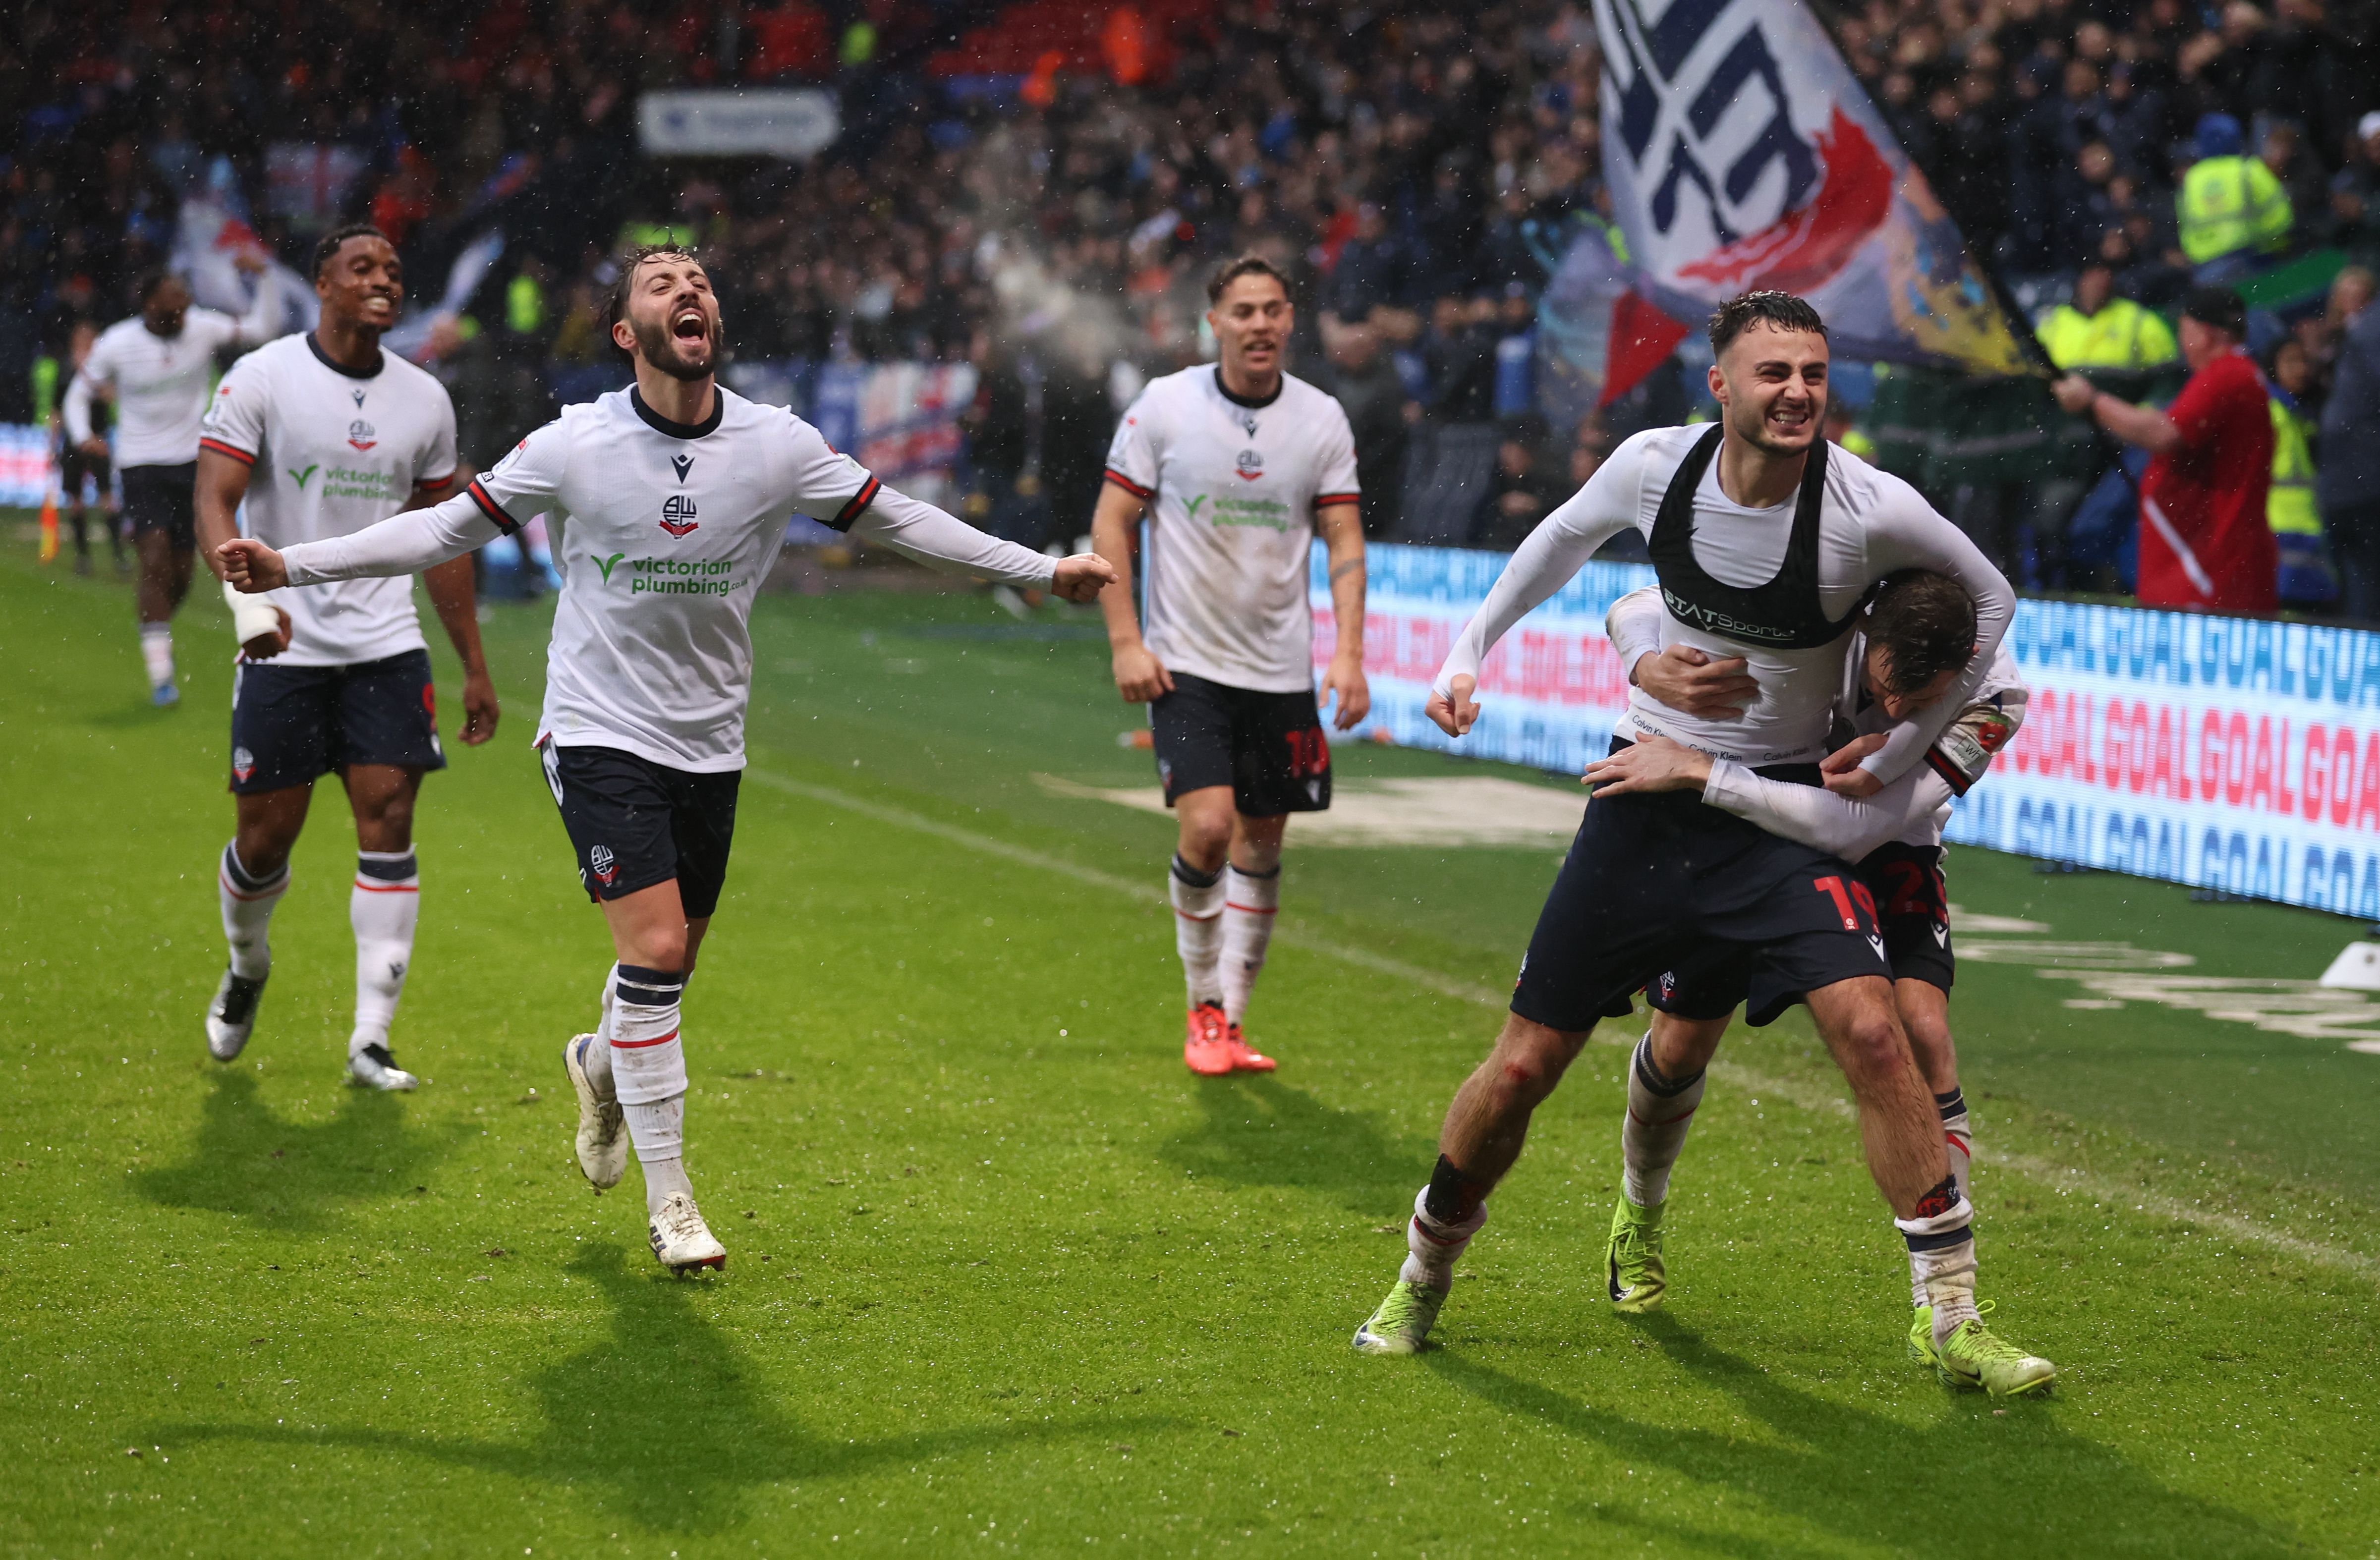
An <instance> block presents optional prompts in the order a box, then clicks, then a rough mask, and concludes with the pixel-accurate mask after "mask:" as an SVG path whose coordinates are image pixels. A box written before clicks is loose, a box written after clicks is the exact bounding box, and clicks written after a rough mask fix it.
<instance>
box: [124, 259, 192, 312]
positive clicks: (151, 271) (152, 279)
mask: <svg viewBox="0 0 2380 1560" xmlns="http://www.w3.org/2000/svg"><path fill="white" fill-rule="evenodd" d="M180 280H181V278H180V277H179V276H176V274H175V273H174V272H171V271H169V270H167V269H166V268H165V267H164V266H162V265H152V266H150V267H149V268H147V269H146V270H144V271H142V272H140V275H138V276H136V277H134V278H133V279H132V296H133V299H134V301H136V302H138V303H139V304H140V307H141V308H148V307H149V300H150V299H151V298H153V297H155V296H157V289H158V288H160V287H162V286H164V284H166V283H168V282H178V281H180Z"/></svg>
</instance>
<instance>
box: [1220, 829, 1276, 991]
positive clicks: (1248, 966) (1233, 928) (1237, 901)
mask: <svg viewBox="0 0 2380 1560" xmlns="http://www.w3.org/2000/svg"><path fill="white" fill-rule="evenodd" d="M1280 906H1281V868H1280V867H1278V866H1276V867H1274V868H1273V869H1272V870H1271V871H1270V872H1264V873H1257V872H1245V871H1243V870H1241V869H1240V868H1239V867H1236V866H1226V867H1225V868H1224V869H1223V954H1222V960H1221V968H1222V977H1223V1017H1224V1018H1225V1019H1227V1020H1229V1021H1230V1022H1233V1023H1237V1022H1240V1016H1241V1015H1242V1014H1244V1013H1245V1012H1246V1011H1247V1010H1248V993H1249V992H1250V991H1252V990H1254V989H1255V988H1256V984H1257V974H1258V973H1259V972H1261V971H1262V970H1263V969H1264V964H1265V949H1266V947H1267V945H1269V943H1270V942H1271V941H1272V924H1273V920H1274V918H1275V915H1276V913H1277V912H1278V911H1279V909H1280Z"/></svg>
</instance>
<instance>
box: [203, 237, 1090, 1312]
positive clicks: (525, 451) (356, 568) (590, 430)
mask: <svg viewBox="0 0 2380 1560" xmlns="http://www.w3.org/2000/svg"><path fill="white" fill-rule="evenodd" d="M607 319H608V324H609V329H610V333H611V337H612V343H613V345H614V346H615V347H616V348H617V349H618V350H619V352H620V354H621V356H622V357H624V358H625V359H626V360H627V361H628V363H629V364H630V365H631V366H632V367H633V368H634V369H635V372H636V379H635V382H634V383H633V384H632V385H630V386H629V387H628V388H627V389H625V390H617V391H613V393H610V394H608V395H605V396H602V397H601V398H600V399H598V400H596V401H593V402H590V403H589V404H587V405H577V406H570V407H566V408H565V410H564V411H563V414H562V416H561V417H558V418H556V419H555V420H554V421H553V422H550V423H548V424H546V425H545V426H544V427H543V428H540V429H538V430H537V431H536V432H534V433H532V434H530V435H529V436H528V438H527V439H524V440H523V441H521V442H520V444H519V445H518V446H517V447H516V448H515V449H514V451H513V452H512V453H510V454H508V455H506V456H505V457H504V459H503V460H501V461H499V462H497V463H496V465H495V467H494V468H493V469H492V470H491V471H488V472H486V473H484V474H482V475H481V476H480V477H479V478H475V479H474V480H473V481H472V482H471V484H470V485H469V487H468V489H467V490H465V491H464V492H463V493H461V494H458V495H457V496H455V498H452V499H450V500H448V501H447V502H444V503H442V504H439V505H438V506H437V507H435V508H433V509H428V510H424V511H421V512H419V513H417V514H405V515H400V516H398V517H397V518H395V519H394V520H391V521H389V522H387V523H386V524H383V525H380V526H373V527H372V528H371V529H370V530H368V531H364V532H362V533H360V534H358V535H356V536H352V537H343V538H338V539H336V540H332V541H323V542H317V543H313V544H311V545H309V546H303V547H295V548H291V549H290V550H288V551H287V552H286V553H278V552H275V551H273V550H272V549H271V548H268V547H266V546H264V545H262V544H261V542H256V541H234V542H230V543H228V544H226V545H225V547H224V549H223V558H224V562H225V567H226V569H227V570H228V571H229V573H230V575H231V577H232V578H233V579H234V580H236V581H237V582H239V583H240V585H241V587H242V588H244V589H249V590H263V589H268V588H272V587H277V586H281V585H284V584H288V585H295V586H305V587H319V586H322V585H324V584H326V583H328V582H331V581H337V580H351V579H361V578H366V577H370V576H375V575H388V574H408V573H411V572H412V571H414V570H417V569H422V568H427V567H430V566H431V565H434V564H436V563H437V562H440V561H441V560H444V559H450V558H459V557H461V556H462V555H463V554H465V553H468V552H469V551H471V550H473V549H475V548H479V547H483V546H485V545H486V544H487V543H489V542H491V541H493V540H494V539H495V538H497V537H499V536H509V535H512V534H513V533H514V532H516V531H517V530H518V529H519V528H520V526H522V525H523V524H524V523H525V522H526V521H527V520H528V518H529V517H530V516H532V515H536V514H551V515H553V516H555V517H557V518H564V517H566V519H567V524H568V526H569V537H570V541H571V547H570V557H569V559H568V561H567V563H566V565H565V573H564V574H563V585H562V594H561V598H560V600H559V601H558V602H557V603H556V606H555V610H554V617H553V645H552V647H551V649H550V650H549V652H548V654H547V658H546V684H545V686H546V692H545V711H544V714H543V715H542V717H541V718H540V724H539V729H538V738H537V750H538V753H539V754H540V757H541V759H542V762H543V764H544V768H545V780H546V783H547V784H548V785H549V786H550V787H551V788H552V790H553V799H554V802H555V803H556V804H557V805H558V806H559V807H560V808H561V811H562V821H563V826H564V828H566V829H567V830H568V832H569V835H570V843H571V848H572V850H573V851H574V852H575V853H576V854H577V860H578V875H579V881H580V882H581V883H582V884H583V885H584V886H585V888H586V889H587V892H588V895H589V898H591V899H593V900H594V901H597V902H598V903H600V904H601V906H602V908H603V913H604V918H605V920H606V921H608V922H609V923H610V925H611V931H612V942H613V949H615V951H616V952H617V955H618V962H617V963H616V964H614V965H613V969H612V972H611V973H610V974H609V975H607V976H606V977H605V980H604V986H603V999H602V1003H603V1005H602V1019H601V1024H600V1025H599V1027H598V1028H597V1030H596V1032H595V1033H594V1034H581V1035H577V1036H575V1037H573V1038H572V1039H571V1041H570V1042H569V1043H568V1044H567V1045H566V1046H565V1047H564V1049H563V1061H564V1066H565V1069H566V1070H567V1071H568V1073H569V1076H570V1081H571V1084H572V1086H573V1087H574V1089H576V1091H577V1095H578V1134H577V1154H578V1165H579V1168H580V1169H581V1170H583V1171H584V1172H585V1173H586V1176H587V1179H588V1180H589V1181H590V1182H592V1183H593V1184H594V1186H595V1188H596V1190H597V1191H602V1190H604V1189H606V1188H609V1187H612V1186H614V1185H617V1184H618V1182H619V1180H620V1178H621V1176H622V1175H623V1174H624V1173H625V1170H626V1168H627V1150H628V1148H629V1146H630V1145H631V1144H633V1145H634V1147H635V1149H636V1153H637V1159H638V1161H639V1162H640V1163H641V1164H642V1166H643V1167H644V1179H645V1204H646V1214H647V1220H648V1227H649V1232H650V1237H651V1240H652V1247H653V1254H654V1255H655V1256H656V1257H658V1258H659V1259H660V1260H661V1262H662V1265H663V1266H666V1267H668V1268H671V1269H673V1270H675V1271H686V1270H688V1269H693V1268H700V1267H722V1266H724V1265H725V1264H726V1260H727V1253H726V1252H725V1251H724V1249H723V1248H722V1247H721V1245H720V1243H719V1241H718V1240H717V1239H716V1238H715V1237H714V1236H713V1235H712V1234H711V1232H710V1227H709V1226H707V1225H706V1224H705V1223H704V1222H703V1219H702V1215H701V1213H700V1212H699V1211H698V1208H697V1207H696V1204H695V1200H694V1189H693V1187H692V1185H691V1184H690V1183H689V1182H688V1180H687V1179H686V1166H685V1159H684V1153H683V1144H684V1138H685V1108H686V1056H685V1046H684V1041H683V1038H682V1036H681V1034H680V1026H679V1021H678V1013H679V1002H680V998H682V996H683V994H684V992H685V989H686V977H687V975H688V974H689V973H691V972H692V970H693V968H694V961H695V957H696V955H697V953H698V951H699V950H700V949H701V947H702V940H703V937H704V935H705V934H706V933H707V932H708V931H709V930H710V917H711V913H712V912H713V911H714V910H716V909H717V908H718V904H719V895H720V889H721V888H722V885H723V884H724V882H725V881H726V877H727V857H728V848H729V845H730V843H731V842H732V840H733V839H734V837H735V793H736V787H737V782H738V781H739V780H740V779H741V778H742V773H743V768H744V713H745V708H746V706H747V704H748V703H749V702H750V699H751V692H752V640H751V635H750V633H749V630H748V626H747V625H748V623H749V621H750V618H751V613H752V594H753V592H754V590H755V589H757V588H758V587H759V584H760V581H761V580H762V579H764V578H765V577H766V576H767V574H768V573H769V568H770V565H771V563H772V562H775V560H776V556H777V550H778V549H779V548H780V547H781V546H783V543H784V539H785V522H786V519H787V517H788V515H789V514H792V513H793V512H795V511H798V512H800V513H803V514H811V515H815V516H816V517H817V518H819V519H820V520H821V521H823V522H825V523H826V524H827V525H829V526H833V527H834V528H835V529H837V530H840V531H848V532H850V533H852V534H853V535H855V536H859V537H862V538H867V539H868V540H871V541H876V542H881V543H883V544H885V545H887V546H890V547H892V548H894V549H896V550H899V551H902V552H905V553H907V554H909V555H910V556H912V557H915V558H918V559H921V560H924V561H927V562H934V563H939V564H941V565H944V566H946V567H950V568H953V569H961V570H966V571H969V572H972V573H974V574H978V575H981V576H983V577H986V578H990V579H993V580H997V581H1000V582H1002V583H1003V584H1009V585H1030V586H1038V587H1045V588H1050V589H1054V590H1055V591H1056V592H1057V594H1059V595H1061V596H1063V597H1065V598H1066V599H1069V600H1073V601H1088V600H1090V599H1092V598H1093V597H1094V596H1095V595H1097V594H1098V592H1099V587H1101V586H1103V585H1105V584H1107V583H1108V582H1109V581H1110V580H1111V579H1113V578H1114V577H1115V576H1114V574H1113V572H1112V571H1111V569H1110V568H1109V567H1108V565H1107V564H1106V563H1105V562H1101V561H1100V560H1099V559H1098V558H1095V557H1091V556H1088V555H1085V556H1082V557H1075V558H1066V559H1059V560H1051V559H1048V558H1044V557H1042V556H1040V555H1039V554H1038V553H1035V552H1029V551H1027V550H1025V549H1024V548H1021V547H1018V546H1016V545H1015V544H1014V543H1012V542H1004V541H998V540H995V539H993V538H990V537H987V536H985V535H984V534H983V533H982V532H980V531H977V530H976V529H975V528H974V527H972V526H967V525H965V524H963V523H961V522H960V521H957V520H954V519H953V518H952V517H951V516H950V515H947V514H943V513H942V512H941V510H939V509H935V508H933V507H931V506H930V505H928V504H924V503H920V502H917V500H915V499H911V498H906V497H904V496H903V495H902V494H900V493H897V492H894V491H893V490H892V489H890V488H887V487H885V486H883V485H882V484H881V483H880V482H879V481H877V479H876V478H874V477H872V476H870V475H868V472H867V471H866V470H865V469H863V468H862V467H861V466H860V465H859V463H858V462H856V461H855V460H853V459H851V458H850V457H849V456H847V455H841V454H837V453H835V452H834V451H833V450H832V449H830V448H828V446H827V442H826V441H825V440H824V439H822V438H820V436H819V432H818V430H817V429H814V428H812V427H810V425H809V424H807V423H806V422H804V421H802V420H801V419H800V418H799V417H795V416H794V415H793V414H792V413H790V412H787V411H784V410H783V409H781V408H778V407H775V406H766V405H758V404H756V403H754V402H750V401H747V400H745V399H744V398H743V397H742V396H740V395H736V394H735V393H732V392H730V391H728V390H725V389H723V388H722V387H721V386H720V385H719V384H718V383H717V382H716V380H715V378H714V376H715V374H716V372H717V370H718V368H719V363H720V358H721V352H722V343H723V340H724V336H723V333H722V327H721V322H720V314H719V304H718V300H717V298H716V297H715V296H713V294H712V293H711V290H710V275H709V273H708V272H705V270H704V269H703V266H702V262H701V261H700V260H698V258H697V257H696V256H694V255H693V254H691V253H688V252H687V251H686V250H683V249H675V248H642V249H638V250H637V251H635V252H634V253H632V254H630V255H628V256H627V257H625V259H624V260H622V261H621V263H620V267H619V280H618V282H617V283H616V284H614V286H613V293H612V297H611V302H610V307H609V309H608V311H607ZM301 594H302V592H301Z"/></svg>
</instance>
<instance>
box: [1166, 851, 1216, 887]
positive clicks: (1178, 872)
mask: <svg viewBox="0 0 2380 1560" xmlns="http://www.w3.org/2000/svg"><path fill="white" fill-rule="evenodd" d="M1173 876H1174V877H1179V878H1181V879H1182V881H1183V882H1184V883H1186V884H1188V885H1189V886H1190V887H1191V888H1194V889H1211V888H1213V887H1214V886H1215V885H1216V884H1218V883H1220V882H1221V881H1222V880H1223V869H1222V868H1221V867H1217V868H1216V869H1215V870H1214V871H1212V872H1201V871H1199V870H1198V869H1197V868H1196V867H1195V866H1192V865H1190V864H1189V863H1188V862H1186V861H1184V860H1183V859H1182V857H1181V855H1180V853H1175V855H1174V857H1173Z"/></svg>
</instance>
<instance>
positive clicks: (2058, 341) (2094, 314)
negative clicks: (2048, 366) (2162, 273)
mask: <svg viewBox="0 0 2380 1560" xmlns="http://www.w3.org/2000/svg"><path fill="white" fill-rule="evenodd" d="M2040 336H2041V345H2042V346H2043V348H2044V349H2046V351H2047V352H2048V354H2049V360H2050V361H2051V362H2052V363H2054V364H2056V365H2057V366H2058V367H2059V368H2061V369H2075V370H2081V369H2092V370H2095V373H2094V375H2093V380H2094V382H2100V381H2099V380H2098V374H2099V373H2102V372H2105V373H2125V374H2131V375H2135V376H2142V377H2145V376H2146V375H2148V374H2150V373H2152V372H2154V371H2155V370H2156V369H2162V368H2165V367H2167V366H2168V365H2170V364H2171V363H2173V362H2174V361H2175V360H2176V358H2177V357H2178V350H2177V348H2176V347H2175V345H2174V340H2173V332H2172V331H2170V330H2168V328H2167V326H2166V322H2165V321H2164V320H2162V319H2160V318H2158V316H2157V315H2156V314H2155V313H2154V312H2153V311H2151V310H2149V309H2146V308H2142V307H2141V306H2140V305H2139V304H2137V303H2135V302H2133V301H2132V300H2131V298H2128V297H2123V296H2119V294H2118V292H2117V290H2116V269H2115V267H2114V266H2113V265H2112V264H2110V263H2109V262H2108V260H2107V258H2106V255H2105V252H2104V250H2103V251H2101V252H2100V253H2096V254H2093V255H2090V256H2088V257H2087V258H2086V259H2085V260H2083V265H2082V268H2081V269H2080V270H2079V271H2077V272H2075V276H2074V296H2073V298H2072V299H2071V301H2070V302H2067V303H2061V304H2059V305H2058V306H2057V307H2056V308H2052V309H2051V310H2050V311H2049V312H2048V314H2047V315H2046V317H2045V318H2044V319H2043V320H2042V321H2041V325H2040Z"/></svg>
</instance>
